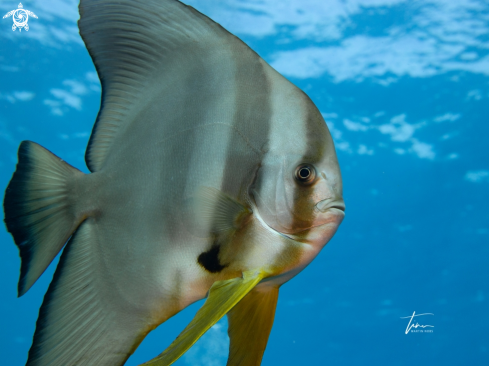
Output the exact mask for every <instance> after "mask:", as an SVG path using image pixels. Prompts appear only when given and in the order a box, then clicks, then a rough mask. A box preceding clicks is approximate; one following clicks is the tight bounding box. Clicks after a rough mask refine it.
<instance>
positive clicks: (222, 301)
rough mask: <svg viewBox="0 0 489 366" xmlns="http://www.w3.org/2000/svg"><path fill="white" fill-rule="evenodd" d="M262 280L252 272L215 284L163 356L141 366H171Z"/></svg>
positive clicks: (262, 272)
mask: <svg viewBox="0 0 489 366" xmlns="http://www.w3.org/2000/svg"><path fill="white" fill-rule="evenodd" d="M264 276H265V271H262V270H251V271H246V272H244V273H243V277H242V278H241V277H239V278H233V279H230V280H225V281H217V282H215V283H214V284H213V285H212V287H211V289H210V290H209V296H208V297H207V300H206V301H205V303H204V305H203V306H202V308H200V309H199V311H198V312H197V314H195V317H194V319H193V320H192V321H191V322H190V323H189V324H188V325H187V327H186V328H185V329H184V330H183V332H182V333H180V335H179V336H178V337H177V339H175V340H174V341H173V343H172V344H171V345H170V346H169V347H168V348H167V349H166V350H165V351H164V352H163V353H162V354H160V355H159V356H157V357H155V358H153V359H152V360H150V361H148V362H146V363H144V364H143V365H145V366H150V365H151V366H168V365H171V364H172V363H174V362H175V361H176V360H177V359H178V358H179V357H180V356H182V355H183V354H184V353H185V352H186V351H187V350H188V349H189V348H190V347H191V346H192V345H193V344H194V343H195V342H197V340H198V339H199V338H200V337H201V336H202V335H203V334H204V333H205V332H207V330H209V329H210V328H211V327H212V326H213V325H214V324H216V323H217V322H218V321H219V319H221V318H222V317H223V316H224V315H226V313H227V312H228V311H229V310H231V309H232V308H233V306H235V305H236V304H237V303H238V302H239V301H240V300H241V299H242V298H243V297H244V296H246V294H247V293H249V292H250V291H251V290H252V289H253V288H254V287H255V286H256V285H257V284H258V283H259V282H260V281H261V280H262V279H263V277H264ZM141 366H142V365H141Z"/></svg>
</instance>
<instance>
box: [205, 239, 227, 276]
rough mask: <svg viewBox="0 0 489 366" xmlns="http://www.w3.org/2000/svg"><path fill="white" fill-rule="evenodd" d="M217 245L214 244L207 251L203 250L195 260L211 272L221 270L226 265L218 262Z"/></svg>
mask: <svg viewBox="0 0 489 366" xmlns="http://www.w3.org/2000/svg"><path fill="white" fill-rule="evenodd" d="M219 249H220V247H219V245H216V244H214V245H213V246H212V248H211V249H209V250H208V251H207V252H203V253H201V254H200V255H199V258H198V259H197V262H199V264H200V265H201V266H202V267H204V268H205V269H206V270H207V271H209V272H211V273H217V272H221V271H222V270H223V269H224V268H226V267H227V266H228V265H227V264H225V265H222V264H221V262H219Z"/></svg>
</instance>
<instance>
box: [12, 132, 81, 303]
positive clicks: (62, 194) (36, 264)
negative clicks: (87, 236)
mask: <svg viewBox="0 0 489 366" xmlns="http://www.w3.org/2000/svg"><path fill="white" fill-rule="evenodd" d="M18 158H19V162H18V163H17V168H16V170H15V173H14V175H13V177H12V179H11V180H10V183H9V185H8V187H7V189H6V191H5V199H4V202H3V209H4V212H5V224H6V226H7V230H8V231H9V232H10V233H11V234H12V236H13V238H14V241H15V244H17V246H18V248H19V252H20V258H21V268H20V279H19V285H18V294H19V296H22V295H23V294H25V293H26V292H27V290H29V289H30V288H31V286H32V285H33V284H34V282H36V281H37V279H38V278H39V276H41V274H42V273H43V272H44V271H45V270H46V268H47V267H48V266H49V263H51V262H52V260H53V259H54V257H56V255H57V254H58V253H59V251H60V250H61V248H63V246H64V245H65V243H66V241H67V240H68V239H69V237H70V235H71V234H72V233H73V232H74V231H75V230H76V228H77V226H78V225H79V224H80V222H81V221H82V219H83V218H82V217H77V215H76V213H75V211H74V209H73V206H72V203H71V202H70V200H69V194H70V189H71V185H72V183H73V181H74V180H76V179H77V178H80V177H82V176H83V175H84V174H83V173H82V172H80V171H79V170H78V169H76V168H74V167H72V166H71V165H69V164H67V163H66V162H64V161H63V160H62V159H60V158H58V157H57V156H55V155H54V154H53V153H51V152H50V151H48V150H46V149H45V148H43V147H42V146H41V145H38V144H36V143H35V142H31V141H23V142H22V143H21V144H20V146H19V152H18Z"/></svg>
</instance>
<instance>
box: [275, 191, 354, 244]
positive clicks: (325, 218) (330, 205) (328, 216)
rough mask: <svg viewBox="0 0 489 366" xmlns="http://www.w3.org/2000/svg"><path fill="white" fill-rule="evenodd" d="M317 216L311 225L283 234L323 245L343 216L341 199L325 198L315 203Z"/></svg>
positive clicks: (343, 206)
mask: <svg viewBox="0 0 489 366" xmlns="http://www.w3.org/2000/svg"><path fill="white" fill-rule="evenodd" d="M315 210H317V211H318V217H317V219H316V220H315V223H314V225H313V226H311V227H309V228H307V229H305V230H301V231H298V232H295V233H292V234H284V233H282V235H285V236H287V237H288V238H290V239H292V240H296V241H299V242H302V243H307V244H312V245H314V246H319V247H323V246H324V245H325V244H326V243H327V242H328V241H329V240H330V239H331V238H332V237H333V235H334V234H335V233H336V230H338V227H339V226H340V224H341V222H342V221H343V218H344V217H345V203H344V202H343V200H342V199H325V200H322V201H320V202H318V203H317V204H316V207H315Z"/></svg>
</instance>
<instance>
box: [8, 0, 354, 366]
mask: <svg viewBox="0 0 489 366" xmlns="http://www.w3.org/2000/svg"><path fill="white" fill-rule="evenodd" d="M79 12H80V19H79V21H78V26H79V30H80V35H81V37H82V39H83V41H84V42H85V45H86V47H87V49H88V52H89V54H90V56H91V58H92V60H93V63H94V65H95V68H96V70H97V73H98V76H99V78H100V82H101V85H102V97H101V106H100V111H99V113H98V116H97V118H96V121H95V124H94V127H93V130H92V134H91V136H90V139H89V142H88V146H87V150H86V154H85V161H86V164H87V167H88V169H89V171H90V173H88V174H85V173H82V172H81V171H80V170H78V169H76V168H75V167H73V166H71V165H69V164H68V163H67V162H65V161H64V160H62V159H61V158H59V157H57V156H56V155H55V154H54V153H52V152H50V151H49V150H47V149H45V148H44V147H42V146H40V145H38V144H36V143H35V142H32V141H23V142H22V143H21V144H20V147H19V149H18V163H17V166H16V170H15V172H14V174H13V176H12V179H11V181H10V183H9V185H8V187H7V189H6V192H5V197H4V214H5V219H4V221H5V224H6V227H7V230H8V231H9V232H10V233H11V235H12V237H13V240H14V242H15V244H16V245H17V246H18V249H19V253H20V257H21V270H20V278H19V283H18V295H19V296H22V295H24V294H25V293H26V292H27V291H28V290H29V289H30V288H31V287H32V286H33V284H34V283H35V282H36V281H37V279H38V278H39V277H40V276H41V275H42V273H43V272H44V271H45V270H46V268H47V267H48V266H49V265H50V263H51V262H52V260H53V259H54V258H55V257H56V256H57V254H58V253H59V252H61V251H62V254H61V257H60V260H59V263H58V265H57V268H56V271H55V274H54V276H53V279H52V281H51V283H50V285H49V288H48V290H47V293H46V295H45V297H44V301H43V303H42V305H41V308H40V312H39V317H38V320H37V324H36V330H35V333H34V337H33V343H32V346H31V348H30V350H29V355H28V360H27V365H29V366H33V365H36V366H42V365H51V366H53V365H60V366H61V365H62V366H69V365H102V366H104V365H107V366H108V365H110V366H114V365H123V364H124V363H125V361H126V360H127V359H128V358H129V356H130V355H131V354H132V353H133V352H134V351H135V350H136V348H137V347H138V345H139V344H140V343H141V342H142V341H143V339H144V338H145V336H146V335H147V334H148V333H149V332H151V331H152V330H153V329H155V328H156V327H157V326H158V325H160V324H162V323H163V322H165V321H166V320H168V319H169V318H171V317H172V316H174V315H175V314H177V313H178V312H180V311H181V310H182V309H184V308H186V307H187V306H189V305H190V304H192V303H195V302H196V301H198V300H201V299H204V298H205V299H206V300H205V302H204V304H203V305H202V307H201V308H200V309H199V310H198V311H197V313H196V315H195V317H194V318H193V320H192V321H191V322H190V323H189V324H188V326H187V327H186V328H185V329H184V330H183V331H182V332H181V334H180V335H179V336H178V338H177V339H176V340H175V341H174V342H173V343H172V344H171V345H170V346H169V347H168V348H167V349H166V350H164V351H163V352H162V353H161V354H160V355H158V356H156V357H155V358H153V359H152V360H149V361H148V362H146V363H145V364H144V365H170V364H172V363H173V362H175V361H176V360H177V359H178V358H179V357H180V356H182V355H183V354H184V353H185V352H186V351H187V350H188V349H189V348H190V347H191V346H192V345H193V344H194V343H195V342H196V341H197V340H198V339H199V337H201V336H202V335H203V334H204V333H205V332H206V331H207V330H208V329H209V328H210V327H212V326H213V325H214V324H215V323H216V322H217V321H219V319H221V318H222V317H223V316H224V315H227V317H228V321H229V329H228V334H229V338H230V348H229V358H228V365H260V364H261V360H262V357H263V354H264V352H265V348H266V345H267V342H268V338H269V335H270V331H271V329H272V325H273V321H274V315H275V309H276V305H277V300H278V294H279V288H280V286H281V285H283V284H284V283H286V282H287V281H289V280H290V279H291V278H293V277H294V276H296V275H297V274H298V273H299V272H300V271H301V270H302V269H304V268H305V267H306V266H307V265H308V264H309V263H310V262H311V261H312V260H313V259H314V258H315V257H316V256H317V255H318V253H319V252H320V251H321V249H322V248H323V247H324V246H325V245H326V243H327V242H328V241H329V240H330V239H331V238H332V237H333V235H334V234H335V233H336V231H337V229H338V227H339V225H340V223H341V222H342V220H343V218H344V210H345V204H344V200H343V192H342V180H341V173H340V168H339V164H338V159H337V156H336V152H335V147H334V143H333V140H332V138H331V134H330V132H329V130H328V127H327V125H326V123H325V121H324V119H323V117H322V115H321V113H320V112H319V110H318V108H317V107H316V106H315V105H314V103H313V102H312V101H311V99H310V98H309V97H308V96H307V95H306V94H305V93H304V92H303V91H302V90H300V89H299V88H298V87H296V86H295V85H294V84H292V83H291V82H290V81H288V80H287V79H286V78H285V77H283V76H282V75H281V74H280V73H278V72H277V71H276V70H275V69H273V68H272V67H271V66H270V65H269V64H268V63H267V62H265V61H264V60H263V59H262V58H261V57H260V56H259V55H258V54H257V53H255V52H254V51H253V50H252V49H251V48H250V47H248V46H247V45H246V44H245V43H244V42H242V41H241V40H240V39H239V38H237V37H236V36H234V35H232V34H231V33H229V32H228V31H227V30H225V29H224V28H223V27H221V26H220V25H219V24H217V23H215V22H214V21H213V20H211V19H209V18H208V17H206V16H205V15H203V14H201V13H200V12H198V11H197V10H195V9H194V8H192V7H190V6H187V5H185V4H183V3H181V2H179V1H176V0H159V1H158V0H144V1H142V0H103V1H95V0H81V1H80V5H79Z"/></svg>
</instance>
